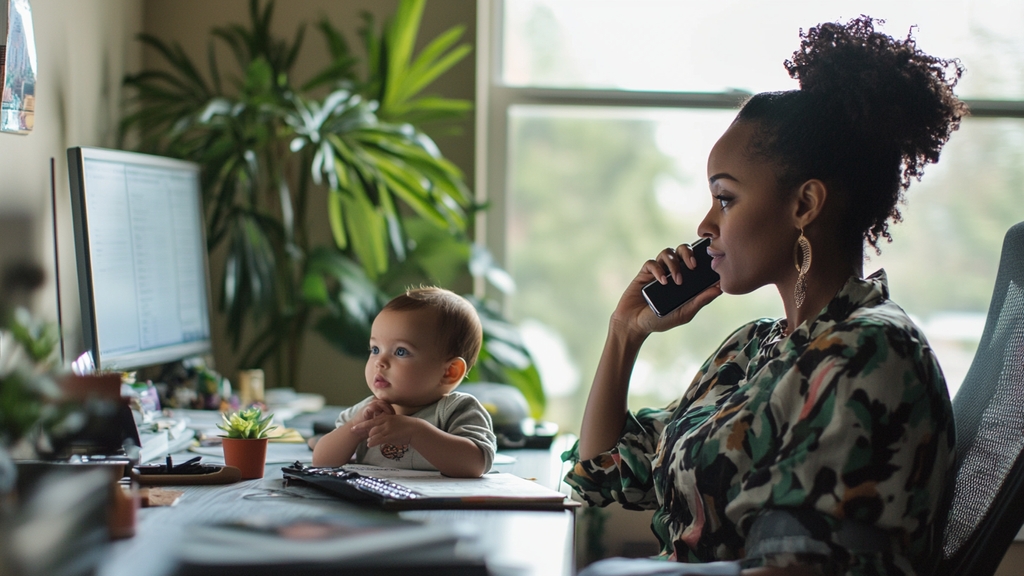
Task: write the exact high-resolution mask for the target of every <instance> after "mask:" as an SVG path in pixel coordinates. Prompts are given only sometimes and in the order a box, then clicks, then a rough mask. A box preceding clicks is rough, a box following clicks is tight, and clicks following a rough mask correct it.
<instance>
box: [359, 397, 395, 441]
mask: <svg viewBox="0 0 1024 576" xmlns="http://www.w3.org/2000/svg"><path fill="white" fill-rule="evenodd" d="M394 413H395V409H394V408H392V407H391V404H388V403H387V402H385V401H383V400H380V399H377V398H374V399H373V401H372V402H370V403H369V404H367V405H366V407H365V408H363V409H362V410H361V411H360V412H359V414H357V415H356V417H355V418H353V419H352V426H351V427H350V428H349V430H350V431H351V432H352V433H353V434H355V435H356V436H358V437H360V438H363V439H366V437H367V433H368V432H369V430H370V428H369V426H364V424H366V423H368V422H370V421H372V420H373V419H374V418H377V417H378V416H386V415H391V414H394Z"/></svg>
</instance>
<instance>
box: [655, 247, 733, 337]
mask: <svg viewBox="0 0 1024 576" xmlns="http://www.w3.org/2000/svg"><path fill="white" fill-rule="evenodd" d="M710 245H711V239H710V238H701V239H700V240H698V241H697V242H694V243H693V244H691V245H690V248H691V249H692V250H693V256H694V258H696V259H697V267H696V268H694V269H693V270H690V269H689V268H686V267H685V266H684V267H683V272H682V273H683V283H682V284H676V283H675V281H674V280H672V277H671V276H669V277H668V284H662V283H660V282H658V281H657V280H652V281H651V282H649V283H648V284H647V285H646V286H644V288H643V293H644V299H645V300H647V304H648V305H649V306H650V307H651V310H654V313H655V314H657V315H658V316H659V317H661V316H664V315H666V314H668V313H669V312H671V311H673V310H675V309H676V308H679V307H680V306H682V305H683V304H686V303H687V302H689V301H690V300H693V297H694V296H696V295H697V294H700V293H701V292H703V291H705V290H707V289H708V288H709V287H711V285H713V284H714V283H715V282H718V272H715V271H714V270H712V269H711V256H709V255H708V246H710Z"/></svg>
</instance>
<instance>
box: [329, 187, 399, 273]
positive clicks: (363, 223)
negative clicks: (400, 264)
mask: <svg viewBox="0 0 1024 576" xmlns="http://www.w3.org/2000/svg"><path fill="white" fill-rule="evenodd" d="M341 204H342V207H343V209H344V211H345V214H344V216H345V225H346V227H347V228H348V229H349V230H350V231H351V240H352V250H353V251H354V252H355V254H356V257H357V258H358V259H359V261H360V262H361V263H362V265H363V269H364V270H366V273H367V275H368V276H369V277H370V278H376V277H377V276H378V275H379V274H380V273H381V272H384V271H385V270H387V268H388V254H387V248H386V247H385V242H386V235H385V228H384V221H383V218H382V217H381V215H380V214H379V213H378V212H377V209H376V206H375V205H374V204H373V202H371V201H370V199H369V198H368V197H367V195H366V192H365V190H364V189H363V188H362V187H361V186H353V187H352V188H350V189H349V190H348V194H342V195H341Z"/></svg>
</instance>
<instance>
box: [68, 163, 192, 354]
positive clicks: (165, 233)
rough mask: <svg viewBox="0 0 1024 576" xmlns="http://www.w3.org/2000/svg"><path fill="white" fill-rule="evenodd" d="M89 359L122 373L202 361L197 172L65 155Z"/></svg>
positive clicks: (166, 165)
mask: <svg viewBox="0 0 1024 576" xmlns="http://www.w3.org/2000/svg"><path fill="white" fill-rule="evenodd" d="M68 177H69V180H70V183H71V210H72V218H73V221H74V227H75V252H76V255H77V259H78V286H79V297H80V300H81V306H82V331H83V337H84V342H85V347H86V351H88V352H91V353H92V356H93V361H94V363H95V365H96V367H97V368H99V369H104V370H128V369H133V368H141V367H143V366H151V365H155V364H162V363H166V362H172V361H175V360H180V359H183V358H187V357H190V356H195V355H199V354H206V353H208V352H209V351H210V349H211V344H210V312H209V281H208V273H207V262H206V239H205V226H204V222H203V213H202V200H201V196H200V188H199V167H198V166H197V165H196V164H194V163H191V162H185V161H181V160H173V159H170V158H162V157H158V156H150V155H147V154H139V153H135V152H124V151H120V150H104V149H100V148H84V147H82V148H70V149H68Z"/></svg>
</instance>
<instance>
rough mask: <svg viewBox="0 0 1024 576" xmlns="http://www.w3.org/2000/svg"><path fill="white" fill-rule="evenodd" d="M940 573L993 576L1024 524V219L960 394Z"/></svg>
mask: <svg viewBox="0 0 1024 576" xmlns="http://www.w3.org/2000/svg"><path fill="white" fill-rule="evenodd" d="M953 417H954V419H955V422H956V435H957V438H956V448H957V464H956V469H957V472H956V482H955V486H954V491H953V501H952V504H951V506H950V512H949V517H948V520H947V524H946V527H945V530H944V533H943V559H942V562H941V564H940V570H939V572H940V574H949V575H952V574H970V575H972V576H991V575H992V574H994V573H995V571H996V568H998V566H999V563H1000V561H1001V560H1002V558H1003V555H1004V554H1005V553H1006V550H1007V549H1008V548H1009V546H1010V544H1011V542H1012V541H1013V538H1014V537H1015V536H1016V535H1017V532H1018V531H1019V530H1020V528H1021V524H1022V522H1024V457H1022V454H1024V452H1022V451H1024V222H1021V223H1019V224H1017V225H1015V226H1013V227H1012V228H1010V230H1009V231H1008V232H1007V233H1006V238H1005V239H1004V240H1003V251H1002V255H1001V256H1000V259H999V272H998V274H997V275H996V285H995V289H994V290H993V294H992V302H991V303H990V304H989V309H988V318H987V319H986V321H985V331H984V333H983V334H982V337H981V342H980V343H979V345H978V351H977V353H976V354H975V356H974V361H973V362H972V363H971V368H970V370H969V371H968V373H967V377H966V378H965V379H964V382H963V384H962V385H961V387H960V389H959V391H958V392H957V394H956V397H955V398H954V399H953Z"/></svg>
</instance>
